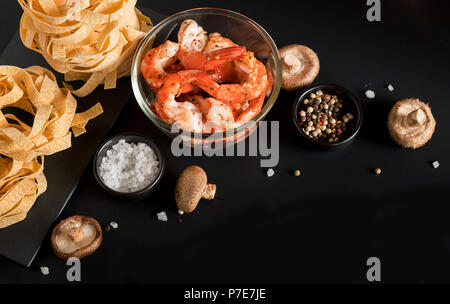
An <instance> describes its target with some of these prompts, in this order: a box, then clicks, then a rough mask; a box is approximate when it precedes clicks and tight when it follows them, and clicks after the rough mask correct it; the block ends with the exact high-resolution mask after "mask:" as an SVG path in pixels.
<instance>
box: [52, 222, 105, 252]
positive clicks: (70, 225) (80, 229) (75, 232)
mask: <svg viewBox="0 0 450 304" xmlns="http://www.w3.org/2000/svg"><path fill="white" fill-rule="evenodd" d="M102 239H103V237H102V228H101V226H100V224H99V223H98V222H97V221H96V220H95V219H93V218H92V217H89V216H80V215H76V216H71V217H69V218H67V219H65V220H63V221H61V222H60V223H59V224H58V225H57V226H56V227H55V229H53V233H52V238H51V243H52V248H53V252H54V253H55V255H56V256H57V257H58V258H60V259H64V260H66V259H68V258H71V257H76V258H79V259H81V258H84V257H86V256H88V255H90V254H92V253H93V252H94V251H96V250H97V249H98V247H100V245H101V243H102Z"/></svg>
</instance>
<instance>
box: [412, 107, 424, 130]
mask: <svg viewBox="0 0 450 304" xmlns="http://www.w3.org/2000/svg"><path fill="white" fill-rule="evenodd" d="M426 119H427V116H426V114H425V112H424V111H423V110H422V109H417V110H415V111H412V112H411V113H409V114H408V123H409V124H410V125H412V126H421V125H423V124H424V123H425V121H426Z"/></svg>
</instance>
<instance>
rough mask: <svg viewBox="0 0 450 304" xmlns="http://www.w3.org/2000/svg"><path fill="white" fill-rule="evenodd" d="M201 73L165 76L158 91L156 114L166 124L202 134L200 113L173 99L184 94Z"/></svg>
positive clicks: (192, 105)
mask: <svg viewBox="0 0 450 304" xmlns="http://www.w3.org/2000/svg"><path fill="white" fill-rule="evenodd" d="M201 73H203V72H202V71H195V70H194V71H193V70H190V71H181V72H178V73H176V74H171V75H169V76H167V77H166V78H165V80H164V85H163V86H162V87H161V89H160V90H159V91H158V94H157V97H156V102H155V108H156V112H157V114H158V115H159V117H161V119H163V120H164V121H166V122H167V123H174V124H177V125H178V126H179V127H180V128H181V129H183V130H186V131H191V132H202V113H201V112H200V110H199V109H198V108H197V107H196V106H195V105H194V104H193V103H191V102H189V101H182V102H178V101H177V100H176V99H175V98H176V97H178V96H179V95H180V94H182V93H186V92H187V91H189V90H190V89H191V88H192V87H191V84H192V82H193V81H194V80H195V78H196V77H198V76H199V75H200V74H201Z"/></svg>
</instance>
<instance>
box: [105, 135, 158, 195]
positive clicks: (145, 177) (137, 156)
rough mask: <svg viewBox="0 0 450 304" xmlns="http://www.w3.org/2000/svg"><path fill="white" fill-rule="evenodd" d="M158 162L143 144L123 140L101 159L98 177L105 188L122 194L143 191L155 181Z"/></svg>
mask: <svg viewBox="0 0 450 304" xmlns="http://www.w3.org/2000/svg"><path fill="white" fill-rule="evenodd" d="M158 172H159V161H158V158H157V156H156V154H155V152H154V151H153V149H152V148H150V147H149V146H148V145H147V144H145V143H137V144H135V143H127V142H126V141H125V140H124V139H122V140H120V141H119V142H118V143H117V144H115V145H114V146H112V148H111V149H110V150H108V151H107V152H106V156H105V157H103V159H102V161H101V163H100V168H99V175H100V178H101V179H102V181H103V182H104V183H105V185H106V186H108V187H109V188H111V189H112V190H115V191H118V192H124V193H130V192H136V191H140V190H143V189H144V188H145V187H147V186H148V185H150V184H151V183H152V182H153V181H155V179H156V177H157V175H158Z"/></svg>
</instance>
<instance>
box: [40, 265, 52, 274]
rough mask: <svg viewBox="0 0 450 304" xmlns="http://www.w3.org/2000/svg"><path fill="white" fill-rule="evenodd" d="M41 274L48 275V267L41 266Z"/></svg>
mask: <svg viewBox="0 0 450 304" xmlns="http://www.w3.org/2000/svg"><path fill="white" fill-rule="evenodd" d="M41 273H42V274H43V275H49V273H50V269H49V268H48V267H45V266H42V267H41Z"/></svg>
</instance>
